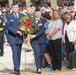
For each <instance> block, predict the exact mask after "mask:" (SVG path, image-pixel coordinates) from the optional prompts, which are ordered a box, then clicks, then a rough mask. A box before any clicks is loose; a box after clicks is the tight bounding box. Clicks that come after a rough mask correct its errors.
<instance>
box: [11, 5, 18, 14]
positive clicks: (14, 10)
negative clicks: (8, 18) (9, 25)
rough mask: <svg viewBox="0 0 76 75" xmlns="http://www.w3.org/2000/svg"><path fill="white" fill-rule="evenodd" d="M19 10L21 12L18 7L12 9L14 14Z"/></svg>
mask: <svg viewBox="0 0 76 75" xmlns="http://www.w3.org/2000/svg"><path fill="white" fill-rule="evenodd" d="M18 10H19V7H18V5H16V6H13V7H12V11H13V12H14V13H17V12H18Z"/></svg>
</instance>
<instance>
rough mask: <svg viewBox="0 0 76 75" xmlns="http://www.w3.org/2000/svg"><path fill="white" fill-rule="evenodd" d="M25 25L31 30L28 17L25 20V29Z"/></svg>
mask: <svg viewBox="0 0 76 75" xmlns="http://www.w3.org/2000/svg"><path fill="white" fill-rule="evenodd" d="M26 27H28V28H29V29H30V30H32V25H31V20H30V19H27V20H26V22H25V29H26Z"/></svg>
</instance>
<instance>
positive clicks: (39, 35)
mask: <svg viewBox="0 0 76 75" xmlns="http://www.w3.org/2000/svg"><path fill="white" fill-rule="evenodd" d="M45 22H46V20H45V19H43V18H40V19H39V21H38V23H37V25H38V27H39V30H38V31H37V32H36V33H35V34H36V38H34V39H31V42H33V43H38V44H43V43H45V42H46V35H45V33H44V31H45V29H46V28H45V26H44V24H45Z"/></svg>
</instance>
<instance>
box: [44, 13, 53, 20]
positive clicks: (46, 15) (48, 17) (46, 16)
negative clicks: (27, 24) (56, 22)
mask: <svg viewBox="0 0 76 75" xmlns="http://www.w3.org/2000/svg"><path fill="white" fill-rule="evenodd" d="M45 18H46V19H47V20H51V19H52V17H51V16H50V14H49V12H45Z"/></svg>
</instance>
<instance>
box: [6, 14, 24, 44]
mask: <svg viewBox="0 0 76 75" xmlns="http://www.w3.org/2000/svg"><path fill="white" fill-rule="evenodd" d="M23 16H24V15H23V14H22V13H18V17H15V15H14V13H10V14H8V15H7V16H6V18H7V21H6V28H7V30H8V42H9V43H10V44H22V43H23V37H22V36H20V35H19V34H17V31H18V30H19V29H18V25H19V20H20V19H21V18H22V17H23Z"/></svg>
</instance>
